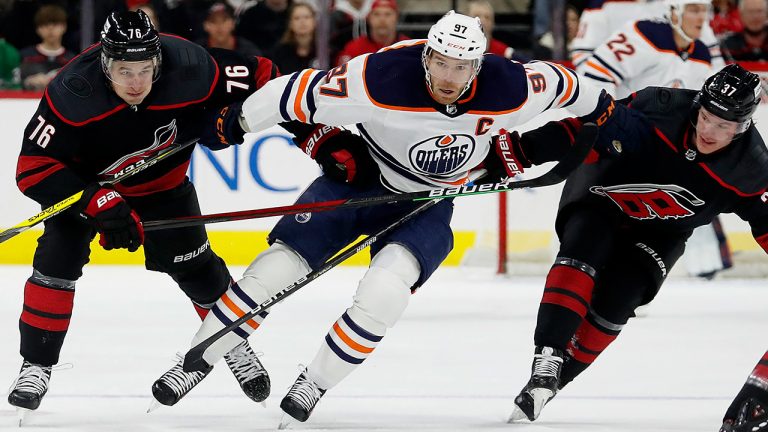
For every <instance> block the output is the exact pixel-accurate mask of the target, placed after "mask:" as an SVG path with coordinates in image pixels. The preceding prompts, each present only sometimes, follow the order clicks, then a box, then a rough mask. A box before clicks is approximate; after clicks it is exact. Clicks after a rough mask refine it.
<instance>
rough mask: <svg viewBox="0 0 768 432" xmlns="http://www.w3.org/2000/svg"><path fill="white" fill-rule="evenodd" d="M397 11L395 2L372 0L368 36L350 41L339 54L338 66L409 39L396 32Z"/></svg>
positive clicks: (390, 0)
mask: <svg viewBox="0 0 768 432" xmlns="http://www.w3.org/2000/svg"><path fill="white" fill-rule="evenodd" d="M398 16H399V11H398V9H397V2H396V1H395V0H374V2H373V3H372V4H371V11H370V12H369V13H368V34H367V35H366V36H360V37H359V38H357V39H353V40H352V41H350V42H349V43H348V44H347V45H346V46H344V49H343V50H341V52H340V53H339V56H338V58H337V59H336V64H337V65H340V64H342V63H346V62H348V61H349V60H351V59H353V58H355V57H357V56H359V55H362V54H367V53H374V52H376V51H378V50H380V49H382V48H384V47H386V46H389V45H392V44H393V43H395V42H398V41H402V40H406V39H409V38H408V37H407V36H405V35H403V34H399V33H398V32H397V18H398Z"/></svg>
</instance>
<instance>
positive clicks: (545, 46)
mask: <svg viewBox="0 0 768 432" xmlns="http://www.w3.org/2000/svg"><path fill="white" fill-rule="evenodd" d="M579 16H580V14H579V10H578V9H577V8H576V7H575V6H573V5H570V4H569V5H566V7H565V30H566V32H567V33H566V35H565V43H566V48H565V51H566V52H570V51H571V42H572V41H573V39H574V38H575V37H576V34H577V33H578V32H579ZM554 45H555V41H554V38H553V36H552V32H547V33H545V34H544V35H543V36H542V37H541V39H539V41H538V42H537V43H535V44H534V45H533V58H535V59H537V60H550V59H552V57H553V56H552V49H553V47H554ZM555 60H563V59H555Z"/></svg>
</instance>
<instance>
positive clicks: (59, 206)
mask: <svg viewBox="0 0 768 432" xmlns="http://www.w3.org/2000/svg"><path fill="white" fill-rule="evenodd" d="M196 142H197V138H195V139H193V140H189V141H186V142H183V143H179V144H172V145H170V146H168V147H166V148H164V149H162V150H160V151H159V152H158V153H157V154H155V155H154V156H152V157H149V158H146V159H142V160H139V161H136V162H134V163H132V164H130V165H128V166H126V167H125V168H123V169H121V170H120V171H119V172H117V173H115V174H112V175H111V176H110V178H108V179H106V180H101V181H99V182H98V183H99V184H100V185H102V186H104V185H113V184H115V183H118V182H120V181H122V180H125V179H127V178H128V177H131V176H133V175H134V174H138V173H140V172H142V171H144V170H145V169H147V168H149V167H151V166H152V165H154V164H156V163H158V162H160V161H161V160H163V159H165V158H167V157H169V156H172V155H174V154H176V153H178V152H180V151H181V150H183V149H185V148H187V147H189V146H191V145H194V144H195V143H196ZM83 192H84V190H81V191H80V192H77V193H76V194H74V195H72V196H70V197H68V198H65V199H63V200H61V201H59V202H57V203H56V204H54V205H52V206H50V207H48V208H47V209H45V210H43V211H41V212H40V213H38V214H36V215H34V216H32V217H30V218H29V219H27V220H25V221H24V222H21V223H19V224H17V225H15V226H13V227H11V228H8V229H6V230H4V231H2V232H0V243H2V242H4V241H6V240H8V239H10V238H13V237H15V236H16V235H17V234H21V233H23V232H24V231H26V230H28V229H30V228H32V227H33V226H35V225H37V224H39V223H40V222H43V221H44V220H46V219H50V218H52V217H53V216H56V215H57V214H59V213H61V212H63V211H64V210H66V209H68V208H70V207H72V206H73V205H74V204H75V203H76V202H78V201H79V200H80V197H82V196H83Z"/></svg>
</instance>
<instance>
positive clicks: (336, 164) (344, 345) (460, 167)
mask: <svg viewBox="0 0 768 432" xmlns="http://www.w3.org/2000/svg"><path fill="white" fill-rule="evenodd" d="M485 48H486V38H485V35H484V34H483V30H482V27H481V25H480V22H479V20H478V19H477V18H470V17H468V16H464V15H460V14H456V13H453V11H451V12H449V13H448V14H447V15H446V16H444V17H443V18H442V19H440V20H439V21H438V22H437V23H436V24H435V25H434V26H432V28H431V29H430V31H429V35H428V39H427V40H411V41H403V42H400V43H398V44H395V45H393V46H391V47H388V48H385V49H383V50H381V51H380V52H378V53H375V54H367V55H363V56H360V57H357V58H354V59H352V60H351V61H350V62H349V63H346V64H343V65H341V66H339V67H337V68H335V69H333V70H331V71H328V72H326V71H317V70H312V69H307V70H303V71H300V72H297V73H294V74H292V75H289V76H284V77H281V78H277V79H275V80H273V81H271V82H269V83H267V84H266V85H265V87H264V88H263V89H262V91H259V92H257V93H255V94H254V97H251V98H249V99H247V100H246V101H245V103H244V104H243V105H242V108H240V107H239V106H237V105H232V106H230V107H229V108H230V109H229V110H227V111H226V112H222V113H221V118H220V119H219V124H220V125H221V127H220V128H219V130H220V133H221V134H222V140H223V141H226V142H229V143H238V142H241V141H242V134H243V133H244V132H243V131H253V132H255V131H259V130H262V129H264V128H267V127H269V126H272V125H274V124H275V123H278V122H285V121H293V120H299V121H301V122H303V123H310V124H317V123H321V124H326V125H336V126H340V125H355V127H356V129H357V130H358V131H359V133H360V135H361V136H362V137H363V138H364V140H365V142H364V143H363V144H362V146H361V147H362V148H363V153H364V154H365V155H369V157H372V159H373V161H375V164H373V165H372V167H370V168H367V170H368V171H369V172H368V173H365V172H363V170H362V169H361V160H362V159H361V158H362V157H363V155H361V154H360V152H359V151H358V150H359V149H355V148H353V147H351V146H350V147H347V148H326V144H325V143H326V141H325V137H327V136H328V135H329V134H335V133H339V132H338V130H337V129H335V128H332V127H330V126H327V127H318V128H317V129H316V130H315V133H314V135H313V137H312V138H311V139H309V140H308V141H306V142H303V143H300V144H299V147H300V148H301V149H302V150H304V151H305V153H307V154H308V155H309V156H311V157H313V158H314V159H316V160H317V161H318V162H319V163H321V165H322V166H323V168H324V175H323V176H321V177H319V178H318V179H317V180H315V181H314V182H313V183H312V184H311V185H310V186H309V187H308V189H307V190H306V191H305V192H304V193H303V194H302V196H301V197H300V198H299V200H298V202H299V203H306V202H316V201H326V200H331V199H341V198H350V197H367V196H379V195H382V194H387V193H391V192H392V191H395V192H414V191H424V190H429V189H435V188H444V187H449V186H452V185H461V184H464V183H466V182H467V178H468V172H469V171H470V170H471V169H473V168H475V167H478V166H479V165H480V164H481V163H483V165H484V167H485V168H486V169H487V170H489V172H490V173H492V175H490V176H489V178H488V180H489V181H491V182H496V181H499V180H500V179H501V178H508V177H511V176H513V175H515V174H516V173H517V172H519V170H520V169H522V168H523V167H527V166H530V165H531V164H538V163H542V162H544V161H546V160H554V159H557V158H559V157H560V156H562V155H563V154H564V153H566V152H567V151H568V147H567V146H566V147H565V148H560V149H554V148H553V147H552V146H549V145H548V143H545V142H535V143H534V142H528V143H527V142H526V140H525V136H523V137H522V138H521V137H519V136H518V135H517V134H516V133H515V134H509V133H506V132H502V133H501V134H500V137H499V136H494V133H498V132H497V131H498V130H499V129H501V128H510V129H511V128H514V127H515V126H516V125H518V124H522V123H524V122H526V121H528V120H530V119H532V118H533V117H535V116H537V115H538V114H540V113H541V112H543V111H545V110H548V109H555V108H564V107H567V108H568V109H569V110H570V111H571V112H573V113H575V114H576V115H581V116H585V117H584V118H583V119H584V120H585V121H590V119H592V120H598V119H600V118H603V119H606V118H607V121H606V122H605V123H603V127H604V128H609V127H612V125H614V126H615V125H618V124H619V120H618V119H617V117H618V116H617V114H616V113H617V112H618V111H615V110H614V107H615V105H614V103H613V100H612V99H611V98H610V96H608V95H607V94H606V93H605V92H601V91H600V90H599V89H597V88H596V87H594V86H592V85H590V84H585V83H583V82H581V81H580V80H579V78H578V77H577V75H576V74H575V73H574V72H573V71H571V70H568V69H566V68H565V67H562V66H560V65H556V64H551V63H545V62H534V63H529V64H526V65H522V64H520V63H516V62H513V61H510V60H507V59H504V58H502V57H498V56H493V55H489V56H484V55H483V52H484V51H485ZM481 67H482V68H481ZM425 74H426V82H425ZM598 123H599V124H600V123H602V122H601V121H599V120H598ZM241 128H242V129H241ZM499 143H502V145H500V144H499ZM504 143H511V148H510V150H511V152H510V151H506V152H505V151H501V148H502V147H503V146H506V144H504ZM546 154H548V156H547V155H546ZM363 165H365V164H363ZM286 169H290V168H289V167H286ZM339 170H341V175H338V174H339ZM334 172H335V173H336V174H333V173H334ZM371 173H374V174H375V176H373V177H374V178H373V179H372V180H371V181H362V180H361V177H360V176H361V175H362V174H368V176H370V174H371ZM333 177H335V178H336V179H337V180H334V179H333ZM338 179H342V180H346V182H344V181H341V182H340V181H338ZM415 206H416V205H415V204H414V203H405V204H402V203H401V204H397V203H392V204H386V205H383V206H376V207H364V208H359V209H349V210H337V211H333V212H321V213H314V214H304V215H297V216H295V217H294V216H287V217H283V218H282V219H281V220H280V221H279V222H278V223H277V225H276V226H275V228H274V229H273V231H272V232H271V233H270V236H269V239H270V243H271V246H270V247H269V249H267V250H266V251H265V252H264V253H262V254H261V255H259V256H258V257H257V258H256V259H255V260H254V261H253V263H251V265H250V266H249V267H248V269H247V270H246V271H245V274H244V277H243V278H242V279H241V280H240V281H238V282H237V283H235V284H233V285H232V287H231V289H230V290H229V291H228V292H227V293H226V294H225V295H223V296H222V298H221V299H220V300H219V302H217V303H216V305H215V306H214V307H213V309H212V310H213V313H212V314H210V315H209V318H208V319H207V320H206V321H205V323H204V324H203V325H202V327H201V328H200V330H199V331H198V333H197V334H196V335H195V337H194V339H193V341H192V345H196V344H197V343H199V342H200V341H202V340H204V339H206V338H208V337H209V336H211V335H213V334H214V333H216V332H217V331H219V330H220V329H222V328H223V327H225V326H227V325H228V324H230V323H231V322H232V321H233V320H235V319H237V318H239V317H241V316H243V315H244V312H243V311H244V310H250V309H252V308H253V307H255V305H257V304H261V303H263V302H264V301H266V300H267V299H269V298H270V297H271V296H273V295H274V294H275V293H277V292H278V291H280V290H282V289H283V288H285V287H287V286H288V285H290V284H291V283H293V282H295V281H296V280H299V279H300V278H301V277H303V276H304V275H306V274H307V273H309V272H310V270H312V269H316V268H318V267H320V266H321V265H322V264H323V263H324V262H325V261H326V260H327V259H329V258H330V257H331V256H332V255H334V254H335V253H336V252H337V251H338V250H339V249H340V248H342V247H344V246H345V245H347V244H349V243H350V242H351V241H353V240H354V239H356V238H357V237H358V236H359V235H361V234H370V233H372V232H375V231H376V230H378V229H379V227H383V226H386V225H387V224H389V223H391V222H393V221H395V220H397V219H399V218H400V217H402V216H403V215H404V214H406V213H407V212H408V211H410V210H412V209H414V208H415ZM452 208H453V204H452V202H451V201H450V200H443V201H442V202H440V203H439V204H437V205H435V206H433V207H431V208H430V209H429V210H426V211H424V212H422V213H420V214H419V215H417V216H416V217H415V218H413V219H411V220H410V221H409V222H408V223H407V224H406V225H404V226H403V227H401V228H399V229H397V230H396V231H394V232H393V233H392V234H391V235H389V236H387V237H386V238H383V239H381V240H380V241H379V242H376V243H374V246H373V249H372V251H371V253H372V255H373V258H372V262H371V265H370V268H369V269H368V271H367V273H366V274H365V276H364V277H363V278H362V280H361V281H360V283H359V285H358V288H357V292H356V294H355V296H354V301H353V304H352V305H351V307H349V308H348V309H347V310H346V311H345V312H344V313H343V314H342V315H341V317H340V318H339V319H338V320H337V321H336V322H335V323H334V324H333V325H332V327H331V329H330V331H329V332H328V334H327V335H326V337H325V340H324V341H323V342H322V345H321V347H320V350H319V351H318V353H317V355H316V356H315V358H314V360H313V361H312V362H311V363H310V364H309V365H308V366H307V367H306V369H305V370H304V371H302V373H301V374H300V376H299V378H298V379H297V380H296V382H295V383H294V385H293V387H291V389H290V390H289V392H288V394H287V395H286V396H285V398H283V400H282V402H281V404H280V406H281V408H282V409H283V410H284V411H285V412H286V413H287V414H288V415H289V416H290V418H294V419H297V420H299V421H305V420H307V418H308V417H309V415H310V413H311V412H312V410H313V409H314V407H315V405H316V404H317V402H318V401H319V399H320V398H321V397H322V396H323V394H324V393H325V392H326V391H327V390H328V389H330V388H331V387H333V386H335V385H337V384H338V383H339V382H340V381H341V380H342V379H343V378H344V377H346V376H347V375H348V374H349V373H351V372H352V371H353V370H354V369H355V368H356V367H357V366H358V365H359V364H360V363H362V362H363V361H364V360H365V359H366V358H367V357H368V356H369V355H370V354H371V352H373V350H374V349H375V348H376V346H377V345H378V343H379V342H380V341H381V339H382V338H383V337H384V335H385V333H386V331H387V329H388V328H391V327H392V326H393V325H394V324H395V323H396V322H397V320H398V319H399V318H400V316H401V314H402V313H403V311H404V310H405V307H406V305H407V304H408V299H409V297H410V295H411V293H412V291H413V290H415V289H416V288H417V287H418V286H420V285H421V284H423V283H424V281H426V280H427V278H429V276H430V275H431V274H432V273H433V272H434V271H435V270H436V269H437V267H438V266H439V264H440V263H441V262H442V261H443V260H444V259H445V257H446V256H447V255H448V252H449V251H450V250H451V249H452V246H453V244H452V243H453V235H452V232H451V229H450V226H449V223H450V220H451V214H452ZM377 245H378V246H377ZM265 316H266V314H264V315H262V316H260V317H259V318H258V319H256V320H254V321H253V322H251V323H249V325H248V326H246V325H243V326H241V327H240V328H239V329H237V330H236V331H235V332H232V333H229V334H227V335H225V336H224V337H222V338H221V339H219V340H217V341H216V342H215V343H214V344H213V345H211V346H210V347H209V348H208V349H207V350H206V352H205V354H204V355H203V359H204V360H205V362H206V363H207V364H208V365H213V364H215V363H216V362H217V361H218V360H219V359H220V358H221V357H222V355H223V354H224V353H226V352H227V351H228V350H229V349H231V347H232V346H235V345H237V344H238V343H241V342H242V340H243V338H246V337H248V335H249V334H250V333H251V332H253V330H254V329H256V328H257V327H258V326H259V325H260V324H261V322H262V320H263V319H264V317H265ZM182 369H183V366H182V363H179V364H178V365H176V366H175V367H174V368H173V369H171V371H169V372H166V374H164V375H163V376H162V377H161V378H160V379H158V380H157V381H156V382H155V384H154V386H153V394H154V396H155V397H156V399H157V400H158V401H160V402H161V403H164V404H166V405H172V404H173V403H175V402H176V401H178V400H179V399H180V398H181V397H183V396H184V395H185V394H186V393H187V392H188V391H189V390H190V389H191V388H192V387H194V385H196V384H197V383H198V382H200V381H201V380H202V379H203V378H204V377H205V376H206V374H207V373H208V371H209V370H210V368H206V369H204V370H202V371H183V370H182ZM179 377H183V380H184V383H183V384H184V385H177V386H174V385H173V382H174V380H175V381H176V382H179V379H180V378H179ZM177 387H178V388H177ZM168 395H170V397H168V398H166V396H168ZM164 401H165V402H164ZM286 418H289V417H286Z"/></svg>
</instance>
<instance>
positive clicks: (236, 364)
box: [224, 341, 267, 382]
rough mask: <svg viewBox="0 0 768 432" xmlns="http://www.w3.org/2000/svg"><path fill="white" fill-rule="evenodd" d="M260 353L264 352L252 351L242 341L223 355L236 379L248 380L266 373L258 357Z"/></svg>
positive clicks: (246, 343)
mask: <svg viewBox="0 0 768 432" xmlns="http://www.w3.org/2000/svg"><path fill="white" fill-rule="evenodd" d="M262 355H264V353H261V352H258V353H256V352H253V350H252V349H251V347H250V346H249V345H248V342H247V341H243V342H242V343H241V344H240V345H238V346H236V347H234V348H232V350H231V351H230V352H228V353H227V354H226V355H225V356H224V360H225V361H226V362H227V366H229V369H230V370H231V371H232V373H233V374H235V377H236V378H237V380H238V381H240V382H248V381H250V380H252V379H254V378H256V377H259V376H262V375H266V374H267V371H266V370H265V369H264V366H262V364H261V362H260V361H259V357H260V356H262Z"/></svg>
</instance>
